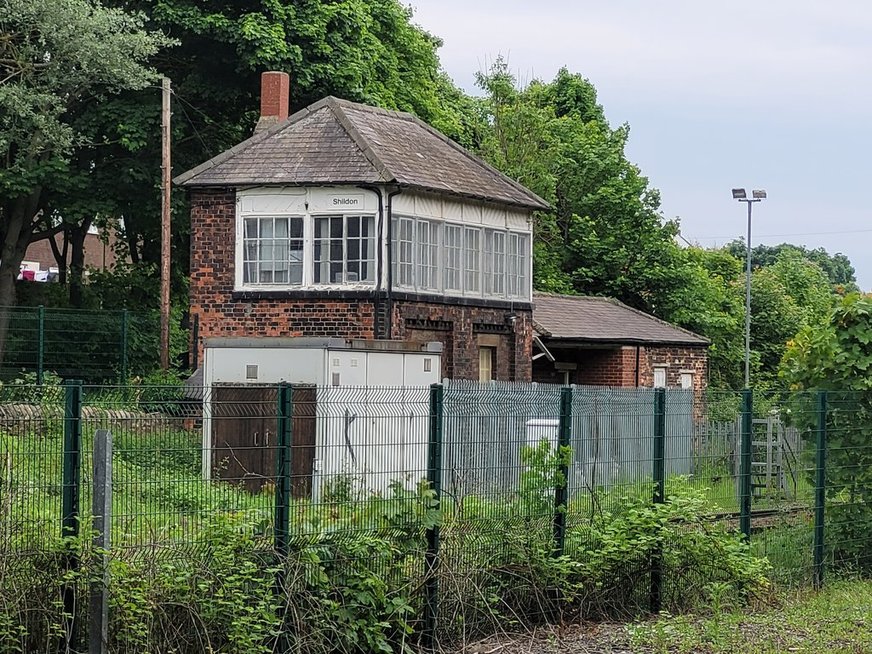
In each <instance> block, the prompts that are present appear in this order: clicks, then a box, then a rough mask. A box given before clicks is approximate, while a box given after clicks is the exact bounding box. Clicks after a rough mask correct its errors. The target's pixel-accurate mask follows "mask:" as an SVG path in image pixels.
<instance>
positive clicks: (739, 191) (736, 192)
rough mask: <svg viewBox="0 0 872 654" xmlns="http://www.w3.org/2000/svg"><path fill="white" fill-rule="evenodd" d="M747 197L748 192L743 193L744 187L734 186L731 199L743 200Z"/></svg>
mask: <svg viewBox="0 0 872 654" xmlns="http://www.w3.org/2000/svg"><path fill="white" fill-rule="evenodd" d="M747 197H748V194H747V193H745V189H743V188H734V189H733V199H734V200H744V199H745V198H747Z"/></svg>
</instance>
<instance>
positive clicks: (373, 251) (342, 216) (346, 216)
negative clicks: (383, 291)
mask: <svg viewBox="0 0 872 654" xmlns="http://www.w3.org/2000/svg"><path fill="white" fill-rule="evenodd" d="M310 219H311V223H312V235H313V237H312V246H311V256H310V263H309V267H310V279H311V282H310V284H311V285H312V286H314V287H317V288H324V287H325V286H333V287H335V286H342V287H349V286H375V284H376V282H377V281H378V280H377V275H378V270H377V269H378V254H377V253H378V235H377V233H376V219H375V216H374V215H372V214H366V213H357V212H355V213H316V214H311V215H310ZM333 219H339V220H341V221H342V236H341V237H339V240H340V241H341V243H342V261H341V267H342V281H339V282H337V281H333V280H330V281H327V282H325V281H323V280H322V281H316V280H315V266H316V264H317V262H316V260H315V246H316V244H317V243H318V242H319V241H326V242H327V243H328V247H329V243H330V242H331V241H333V240H336V239H334V238H333V237H332V236H329V235H328V237H327V238H326V239H325V238H323V237H320V236H318V235H317V234H316V232H315V225H316V224H317V222H318V221H319V220H331V221H332V220H333ZM351 220H359V221H361V222H362V221H363V220H368V221H370V234H369V236H368V237H367V240H369V241H370V253H369V254H370V257H369V258H367V259H362V258H358V259H357V260H356V261H358V262H363V261H366V262H368V263H369V265H370V266H371V267H372V279H370V280H361V279H358V280H354V281H348V279H347V276H348V274H349V273H350V271H349V270H348V261H349V260H348V239H349V236H348V224H349V221H351ZM352 238H355V239H358V240H359V241H360V242H361V243H362V242H363V240H364V239H363V238H362V237H361V236H360V235H358V236H355V237H352ZM322 256H323V255H322ZM328 256H329V255H328ZM323 263H327V267H328V272H329V268H330V266H331V265H332V263H333V262H332V258H328V259H327V261H326V262H322V265H323Z"/></svg>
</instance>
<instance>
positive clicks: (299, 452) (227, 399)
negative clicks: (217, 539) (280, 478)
mask: <svg viewBox="0 0 872 654" xmlns="http://www.w3.org/2000/svg"><path fill="white" fill-rule="evenodd" d="M315 409H316V395H315V388H314V387H310V386H299V387H295V388H294V402H293V413H292V420H291V433H292V444H291V492H292V495H293V497H295V498H308V497H311V494H312V468H313V465H314V461H315ZM211 422H212V428H211V431H212V478H213V479H217V480H221V481H226V482H229V483H234V484H240V485H242V486H244V487H245V489H246V490H247V491H249V492H250V493H259V492H261V491H262V490H264V486H267V485H268V486H269V487H270V488H274V485H275V482H276V457H277V455H278V447H277V446H278V436H277V432H278V429H277V428H278V388H277V387H275V386H220V385H216V386H215V387H213V389H212V415H211Z"/></svg>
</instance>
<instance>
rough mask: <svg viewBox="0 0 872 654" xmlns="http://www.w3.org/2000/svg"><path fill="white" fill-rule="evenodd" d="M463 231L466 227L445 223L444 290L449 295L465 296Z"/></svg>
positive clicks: (443, 236) (443, 235) (443, 228)
mask: <svg viewBox="0 0 872 654" xmlns="http://www.w3.org/2000/svg"><path fill="white" fill-rule="evenodd" d="M463 229H464V226H463V225H459V224H457V223H445V224H444V225H443V227H442V243H443V246H442V247H443V248H444V251H445V256H444V261H445V265H444V267H443V268H442V272H443V279H442V288H443V289H444V290H445V293H446V294H449V295H462V294H463V274H464V271H465V268H464V265H463V264H464V251H463V233H464V232H463ZM452 277H453V278H454V279H452Z"/></svg>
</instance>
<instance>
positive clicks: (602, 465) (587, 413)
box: [570, 387, 654, 491]
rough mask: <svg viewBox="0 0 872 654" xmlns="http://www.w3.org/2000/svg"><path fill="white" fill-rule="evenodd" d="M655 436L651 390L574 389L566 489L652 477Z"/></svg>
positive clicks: (594, 486)
mask: <svg viewBox="0 0 872 654" xmlns="http://www.w3.org/2000/svg"><path fill="white" fill-rule="evenodd" d="M653 434H654V391H653V390H651V389H637V388H632V389H617V388H594V387H578V388H575V389H574V392H573V395H572V441H571V442H572V450H573V456H574V462H573V463H574V465H573V467H572V470H571V472H570V489H571V490H573V491H585V490H587V491H591V490H594V489H596V488H600V487H609V486H611V485H613V484H616V483H619V482H629V481H639V480H643V479H647V478H650V476H651V464H650V462H651V452H652V442H653Z"/></svg>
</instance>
